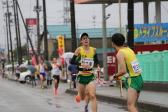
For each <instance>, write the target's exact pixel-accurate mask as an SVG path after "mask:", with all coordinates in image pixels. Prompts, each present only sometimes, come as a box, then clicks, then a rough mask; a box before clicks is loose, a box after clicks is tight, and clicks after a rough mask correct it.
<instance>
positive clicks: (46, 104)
mask: <svg viewBox="0 0 168 112" xmlns="http://www.w3.org/2000/svg"><path fill="white" fill-rule="evenodd" d="M68 87H69V85H68V84H67V83H60V86H59V89H58V95H53V87H51V88H48V89H47V88H46V89H44V90H41V89H40V85H39V84H38V85H37V86H36V87H32V86H31V85H30V84H18V83H17V82H15V81H11V80H7V79H2V78H1V77H0V112H83V107H84V105H85V103H84V102H81V103H76V102H75V96H73V95H69V94H66V93H64V92H65V90H66V89H68ZM89 110H90V112H91V105H89ZM98 112H128V111H127V110H126V108H125V107H122V106H119V105H116V104H109V103H105V102H98ZM141 112H142V111H141ZM143 112H144V111H143Z"/></svg>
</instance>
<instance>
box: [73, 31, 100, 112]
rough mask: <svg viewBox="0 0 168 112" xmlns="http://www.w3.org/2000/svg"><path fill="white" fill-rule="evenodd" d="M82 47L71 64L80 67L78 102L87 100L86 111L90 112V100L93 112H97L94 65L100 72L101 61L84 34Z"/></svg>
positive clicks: (76, 52) (81, 39)
mask: <svg viewBox="0 0 168 112" xmlns="http://www.w3.org/2000/svg"><path fill="white" fill-rule="evenodd" d="M80 42H81V43H82V46H81V47H78V48H77V49H76V51H75V53H74V56H73V58H72V60H71V64H74V65H78V67H77V69H78V71H79V72H78V77H77V81H78V95H77V96H76V101H77V102H78V103H79V102H80V101H81V100H82V101H83V100H84V99H85V101H86V106H85V108H84V111H88V103H89V100H90V99H91V100H92V112H97V99H96V96H95V94H96V85H95V82H94V80H95V77H94V74H93V69H92V68H93V65H95V66H97V69H98V70H99V71H100V67H99V61H98V59H97V52H96V48H93V47H90V46H89V42H90V39H89V36H88V34H87V33H83V34H81V36H80Z"/></svg>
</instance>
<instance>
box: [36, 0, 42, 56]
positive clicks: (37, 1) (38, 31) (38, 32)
mask: <svg viewBox="0 0 168 112" xmlns="http://www.w3.org/2000/svg"><path fill="white" fill-rule="evenodd" d="M35 11H36V12H37V41H38V47H37V51H38V55H40V27H39V25H40V22H39V12H40V11H41V7H40V6H39V0H36V7H35Z"/></svg>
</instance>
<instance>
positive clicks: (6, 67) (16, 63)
mask: <svg viewBox="0 0 168 112" xmlns="http://www.w3.org/2000/svg"><path fill="white" fill-rule="evenodd" d="M13 64H14V68H16V66H17V65H18V62H13ZM5 70H7V71H10V70H12V64H10V65H6V66H5Z"/></svg>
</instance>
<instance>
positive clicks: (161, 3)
mask: <svg viewBox="0 0 168 112" xmlns="http://www.w3.org/2000/svg"><path fill="white" fill-rule="evenodd" d="M161 4H162V3H161ZM162 6H163V7H164V9H165V10H166V11H167V13H168V10H167V9H166V7H165V6H164V5H163V4H162Z"/></svg>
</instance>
